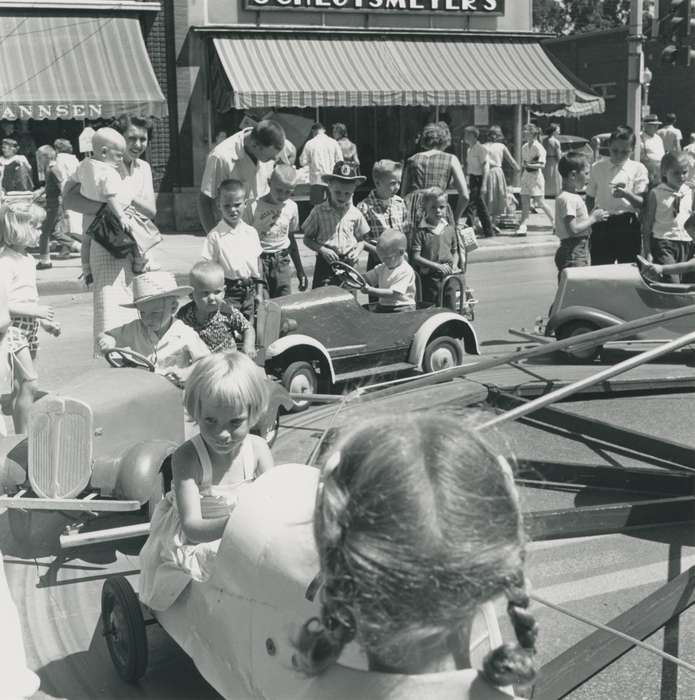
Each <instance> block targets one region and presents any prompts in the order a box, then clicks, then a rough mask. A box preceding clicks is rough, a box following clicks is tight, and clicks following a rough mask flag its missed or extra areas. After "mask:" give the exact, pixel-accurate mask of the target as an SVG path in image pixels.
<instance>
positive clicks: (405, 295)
mask: <svg viewBox="0 0 695 700" xmlns="http://www.w3.org/2000/svg"><path fill="white" fill-rule="evenodd" d="M364 278H365V279H366V280H367V283H368V284H370V285H371V286H372V287H378V288H379V289H393V290H394V291H396V292H398V296H395V297H379V306H393V307H398V306H415V270H413V268H412V267H411V266H410V265H409V264H408V263H407V262H406V261H405V260H404V261H403V262H402V263H401V264H400V265H398V266H397V267H394V268H393V269H389V268H388V267H386V265H384V263H379V264H378V265H377V266H376V267H374V268H373V269H371V270H367V272H365V273H364Z"/></svg>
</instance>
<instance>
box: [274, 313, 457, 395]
mask: <svg viewBox="0 0 695 700" xmlns="http://www.w3.org/2000/svg"><path fill="white" fill-rule="evenodd" d="M452 315H453V314H452ZM457 318H460V317H458V316H457ZM302 346H308V347H311V348H314V349H315V350H318V351H319V353H320V354H321V357H322V358H323V359H325V361H326V365H327V367H328V370H329V371H330V373H331V382H335V369H334V367H333V361H332V360H331V356H330V354H329V353H328V348H326V346H325V345H324V344H323V343H321V342H320V341H318V340H316V338H312V337H311V336H308V335H303V334H301V333H292V334H291V335H286V336H283V337H282V338H278V339H277V340H275V341H274V342H272V343H271V344H270V345H269V346H268V347H267V348H266V355H265V359H266V362H268V361H270V360H273V359H276V358H278V357H280V355H282V354H283V353H285V352H287V351H288V350H291V349H294V348H299V347H302Z"/></svg>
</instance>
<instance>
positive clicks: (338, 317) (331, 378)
mask: <svg viewBox="0 0 695 700" xmlns="http://www.w3.org/2000/svg"><path fill="white" fill-rule="evenodd" d="M336 264H337V265H338V266H339V267H338V268H337V269H342V270H343V273H344V277H345V279H346V280H347V282H348V284H350V285H351V286H352V287H354V288H360V287H361V286H363V284H364V278H362V276H361V275H360V273H359V272H357V270H354V269H353V268H351V267H350V266H348V265H344V264H343V263H339V264H338V263H336ZM346 268H347V269H346ZM465 291H466V290H464V289H463V285H462V284H461V285H460V289H459V293H460V295H463V296H464V297H465ZM256 340H257V343H258V344H259V345H260V346H261V347H263V348H264V349H265V357H264V363H265V369H266V372H267V373H268V374H270V375H273V376H275V377H277V378H278V379H280V381H281V382H282V384H283V385H284V387H285V388H286V389H287V390H288V391H289V392H290V394H300V393H309V394H317V393H323V392H326V391H328V390H329V389H330V387H332V386H333V385H335V384H340V383H343V382H347V381H355V380H365V381H366V380H370V379H372V378H374V377H377V376H384V375H394V374H398V373H402V372H412V371H416V372H433V371H436V370H439V369H444V368H448V367H454V366H456V365H460V364H462V363H463V359H464V355H465V354H474V355H478V354H480V349H479V345H478V339H477V337H476V334H475V330H474V329H473V326H472V325H471V324H470V323H469V322H468V320H466V319H465V318H464V317H463V316H461V314H458V313H454V312H453V311H450V310H449V309H443V308H441V307H436V306H430V305H423V304H418V308H417V309H416V310H414V311H404V312H401V313H390V314H389V313H375V312H373V311H370V310H369V307H368V306H361V305H360V304H359V302H358V301H357V299H356V298H355V296H354V294H352V293H351V292H350V291H348V290H346V289H343V288H341V287H336V286H327V287H321V288H318V289H314V290H312V291H310V292H303V293H301V294H292V295H289V296H285V297H278V298H275V299H271V300H267V301H265V302H263V303H262V304H261V306H260V308H259V310H258V317H257V324H256ZM306 405H308V402H307V403H306V404H304V402H299V403H297V402H295V406H296V407H305V406H306Z"/></svg>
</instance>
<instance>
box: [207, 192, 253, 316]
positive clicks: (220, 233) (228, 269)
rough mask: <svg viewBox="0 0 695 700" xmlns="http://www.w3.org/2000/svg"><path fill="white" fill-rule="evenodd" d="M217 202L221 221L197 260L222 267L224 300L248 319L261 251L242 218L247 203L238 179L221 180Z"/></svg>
mask: <svg viewBox="0 0 695 700" xmlns="http://www.w3.org/2000/svg"><path fill="white" fill-rule="evenodd" d="M217 203H218V205H219V207H220V213H221V214H222V221H220V222H219V223H218V224H217V225H216V226H213V228H211V229H210V232H209V233H208V235H207V237H206V238H205V243H203V250H202V252H201V254H200V257H201V258H202V259H203V260H211V261H212V262H216V263H218V264H219V265H221V266H222V269H223V270H224V287H225V299H228V300H229V301H230V302H231V304H232V305H233V306H235V307H236V308H237V309H239V310H240V311H241V313H242V314H244V316H246V318H249V319H250V318H251V317H252V316H253V311H254V305H255V301H257V300H260V295H261V287H262V285H263V277H262V273H261V270H262V267H261V253H262V252H263V248H262V247H261V242H260V240H259V239H258V233H257V232H256V229H255V228H253V226H249V225H248V224H247V223H245V222H244V221H242V218H241V216H242V213H243V210H244V206H245V204H246V195H245V190H244V185H243V184H242V183H241V182H240V181H239V180H223V181H222V182H221V183H220V187H219V189H218V190H217Z"/></svg>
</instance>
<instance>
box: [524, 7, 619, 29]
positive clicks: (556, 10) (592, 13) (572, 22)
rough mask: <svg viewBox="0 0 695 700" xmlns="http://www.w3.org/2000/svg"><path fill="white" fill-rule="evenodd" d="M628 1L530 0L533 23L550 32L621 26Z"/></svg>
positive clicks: (538, 27)
mask: <svg viewBox="0 0 695 700" xmlns="http://www.w3.org/2000/svg"><path fill="white" fill-rule="evenodd" d="M629 16H630V0H564V1H562V0H533V25H534V28H535V29H536V30H537V31H541V32H549V33H552V34H568V33H570V32H572V33H573V34H574V33H582V32H593V31H598V30H601V29H612V28H614V27H621V26H623V25H625V24H626V23H627V21H628V18H629Z"/></svg>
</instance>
